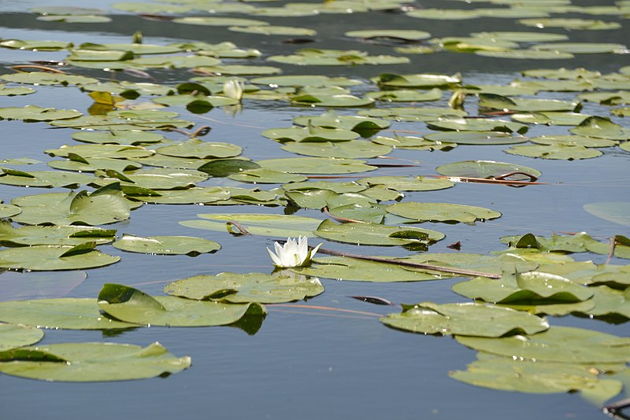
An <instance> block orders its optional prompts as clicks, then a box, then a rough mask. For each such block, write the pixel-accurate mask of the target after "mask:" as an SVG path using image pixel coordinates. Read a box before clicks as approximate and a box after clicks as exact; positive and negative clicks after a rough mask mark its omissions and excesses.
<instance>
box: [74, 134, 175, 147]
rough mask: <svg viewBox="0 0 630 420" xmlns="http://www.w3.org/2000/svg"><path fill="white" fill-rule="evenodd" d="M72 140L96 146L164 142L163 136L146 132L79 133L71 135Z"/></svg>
mask: <svg viewBox="0 0 630 420" xmlns="http://www.w3.org/2000/svg"><path fill="white" fill-rule="evenodd" d="M72 138H73V139H74V140H77V141H82V142H85V143H97V144H122V145H130V146H135V145H143V144H149V143H160V142H162V141H163V140H165V138H164V136H163V135H161V134H158V133H148V132H146V131H138V130H136V131H133V130H126V131H111V132H108V131H79V132H77V133H74V134H72Z"/></svg>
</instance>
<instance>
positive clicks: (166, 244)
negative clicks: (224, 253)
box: [112, 234, 221, 256]
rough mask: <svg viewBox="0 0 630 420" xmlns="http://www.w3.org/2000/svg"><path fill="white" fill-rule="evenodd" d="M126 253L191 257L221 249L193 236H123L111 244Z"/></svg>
mask: <svg viewBox="0 0 630 420" xmlns="http://www.w3.org/2000/svg"><path fill="white" fill-rule="evenodd" d="M112 245H113V246H114V248H118V249H122V250H123V251H127V252H139V253H141V254H156V255H191V256H196V255H199V254H205V253H211V252H216V251H218V250H219V249H221V245H219V244H218V243H217V242H214V241H210V240H208V239H204V238H197V237H194V236H149V237H146V238H145V237H141V236H135V235H129V234H125V235H123V237H122V238H120V239H117V240H116V242H114V243H113V244H112Z"/></svg>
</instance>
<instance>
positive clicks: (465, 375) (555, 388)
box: [449, 356, 622, 403]
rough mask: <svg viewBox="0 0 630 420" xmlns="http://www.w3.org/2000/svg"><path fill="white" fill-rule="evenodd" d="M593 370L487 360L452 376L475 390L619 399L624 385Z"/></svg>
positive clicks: (555, 364)
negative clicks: (578, 392)
mask: <svg viewBox="0 0 630 420" xmlns="http://www.w3.org/2000/svg"><path fill="white" fill-rule="evenodd" d="M596 372H598V369H596V368H595V367H592V366H583V365H574V364H565V363H550V362H540V361H538V360H536V361H535V362H533V361H523V360H515V359H512V358H507V357H492V358H491V357H489V356H483V358H482V359H481V360H476V361H474V362H472V363H471V364H469V365H468V367H467V370H465V371H462V370H456V371H452V372H449V376H450V377H452V378H454V379H457V380H458V381H462V382H465V383H468V384H471V385H475V386H482V387H485V388H491V389H498V390H502V391H517V392H528V393H535V394H551V393H560V392H576V391H581V392H582V393H583V396H585V397H587V398H588V397H593V396H597V400H598V401H599V403H603V402H605V401H606V400H608V399H610V398H612V397H614V396H615V395H617V394H618V393H619V392H620V391H621V388H622V383H621V382H620V381H617V380H613V379H599V378H598V377H597V374H596Z"/></svg>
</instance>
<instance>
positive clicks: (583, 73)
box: [521, 67, 601, 80]
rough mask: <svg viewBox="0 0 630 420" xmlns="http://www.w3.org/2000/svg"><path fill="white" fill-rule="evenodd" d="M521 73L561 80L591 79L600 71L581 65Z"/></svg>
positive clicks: (597, 75)
mask: <svg viewBox="0 0 630 420" xmlns="http://www.w3.org/2000/svg"><path fill="white" fill-rule="evenodd" d="M521 74H522V75H523V76H528V77H542V78H545V79H561V80H578V79H592V78H598V77H600V76H601V73H600V72H598V71H592V70H587V69H585V68H582V67H580V68H576V69H566V68H564V67H561V68H558V69H530V70H525V71H522V72H521Z"/></svg>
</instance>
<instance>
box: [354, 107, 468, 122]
mask: <svg viewBox="0 0 630 420" xmlns="http://www.w3.org/2000/svg"><path fill="white" fill-rule="evenodd" d="M359 115H363V116H368V117H377V118H391V119H395V120H397V121H434V120H435V119H437V118H442V117H446V116H458V117H462V116H465V115H466V112H465V111H462V110H459V109H452V108H438V107H396V108H377V109H370V110H361V111H359Z"/></svg>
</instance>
